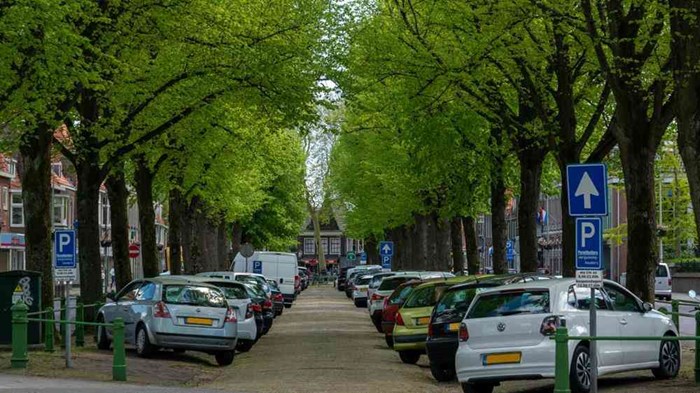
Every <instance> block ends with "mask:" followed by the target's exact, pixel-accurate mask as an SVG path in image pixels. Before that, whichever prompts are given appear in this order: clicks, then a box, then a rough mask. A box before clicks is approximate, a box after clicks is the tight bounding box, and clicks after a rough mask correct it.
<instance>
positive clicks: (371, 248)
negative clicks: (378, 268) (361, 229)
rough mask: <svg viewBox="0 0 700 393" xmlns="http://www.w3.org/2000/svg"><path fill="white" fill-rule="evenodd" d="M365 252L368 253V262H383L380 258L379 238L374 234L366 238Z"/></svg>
mask: <svg viewBox="0 0 700 393" xmlns="http://www.w3.org/2000/svg"><path fill="white" fill-rule="evenodd" d="M365 253H366V254H367V264H368V265H376V264H378V263H381V261H380V260H379V248H378V244H377V239H376V238H375V237H374V235H372V236H370V237H368V238H367V239H366V240H365Z"/></svg>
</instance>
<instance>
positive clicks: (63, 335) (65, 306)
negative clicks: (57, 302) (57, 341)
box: [58, 297, 68, 348]
mask: <svg viewBox="0 0 700 393" xmlns="http://www.w3.org/2000/svg"><path fill="white" fill-rule="evenodd" d="M67 311H68V302H67V301H66V298H65V297H62V298H61V312H60V313H59V314H58V315H59V317H58V318H59V319H60V320H61V321H65V320H66V318H68V312H67ZM58 329H59V331H60V332H61V340H62V343H63V347H64V348H65V347H66V324H65V323H63V322H61V323H59V324H58Z"/></svg>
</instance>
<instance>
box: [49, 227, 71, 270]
mask: <svg viewBox="0 0 700 393" xmlns="http://www.w3.org/2000/svg"><path fill="white" fill-rule="evenodd" d="M54 236H55V237H54V254H55V255H56V258H55V267H57V268H74V267H75V231H73V230H57V231H56V232H55V235H54Z"/></svg>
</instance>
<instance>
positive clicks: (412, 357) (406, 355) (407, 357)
mask: <svg viewBox="0 0 700 393" xmlns="http://www.w3.org/2000/svg"><path fill="white" fill-rule="evenodd" d="M420 355H421V353H420V352H418V351H400V352H399V357H400V358H401V361H402V362H404V363H406V364H416V363H418V360H419V359H420Z"/></svg>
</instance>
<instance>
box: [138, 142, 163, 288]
mask: <svg viewBox="0 0 700 393" xmlns="http://www.w3.org/2000/svg"><path fill="white" fill-rule="evenodd" d="M134 161H135V163H136V171H135V173H134V178H135V180H136V200H137V202H138V206H139V230H140V235H141V261H142V264H143V276H144V277H157V276H158V275H159V274H160V271H161V269H160V263H159V262H160V261H159V258H158V246H157V244H156V211H155V208H154V206H153V176H154V174H153V171H151V169H150V168H149V167H148V162H146V158H145V157H143V156H138V157H136V159H135V160H134Z"/></svg>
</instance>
